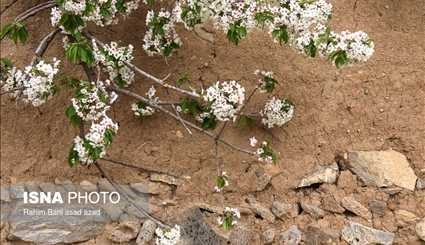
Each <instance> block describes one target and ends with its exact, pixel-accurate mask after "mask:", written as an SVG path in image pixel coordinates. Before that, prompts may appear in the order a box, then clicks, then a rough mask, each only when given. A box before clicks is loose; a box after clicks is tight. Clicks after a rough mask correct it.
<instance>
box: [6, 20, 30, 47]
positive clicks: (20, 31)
mask: <svg viewBox="0 0 425 245" xmlns="http://www.w3.org/2000/svg"><path fill="white" fill-rule="evenodd" d="M6 36H7V37H9V38H10V39H11V40H12V41H13V42H14V43H15V44H18V42H20V43H25V42H26V41H27V39H28V31H27V28H26V27H25V25H24V24H22V23H20V22H14V23H11V24H7V25H6V26H4V27H3V29H2V30H1V33H0V37H1V39H2V40H3V38H5V37H6Z"/></svg>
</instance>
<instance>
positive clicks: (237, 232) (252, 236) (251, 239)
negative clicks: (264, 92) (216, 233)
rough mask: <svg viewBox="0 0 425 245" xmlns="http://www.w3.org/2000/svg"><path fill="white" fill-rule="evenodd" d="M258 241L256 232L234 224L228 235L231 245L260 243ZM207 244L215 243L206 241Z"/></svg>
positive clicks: (258, 237) (212, 244)
mask: <svg viewBox="0 0 425 245" xmlns="http://www.w3.org/2000/svg"><path fill="white" fill-rule="evenodd" d="M260 241H261V238H260V236H259V234H258V233H257V232H255V231H253V230H251V229H249V228H247V227H244V226H236V227H235V228H233V229H232V232H231V233H230V236H229V242H230V244H232V245H251V244H260ZM204 244H205V243H204ZM208 244H210V245H216V244H214V243H208ZM217 245H218V244H217Z"/></svg>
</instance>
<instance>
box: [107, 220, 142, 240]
mask: <svg viewBox="0 0 425 245" xmlns="http://www.w3.org/2000/svg"><path fill="white" fill-rule="evenodd" d="M139 227H140V223H139V222H135V221H126V222H123V223H120V224H119V225H117V226H115V227H114V228H112V229H111V230H108V231H107V233H106V235H107V237H108V239H109V240H111V241H113V242H116V243H127V242H129V241H131V240H133V239H135V238H136V237H137V233H138V232H139Z"/></svg>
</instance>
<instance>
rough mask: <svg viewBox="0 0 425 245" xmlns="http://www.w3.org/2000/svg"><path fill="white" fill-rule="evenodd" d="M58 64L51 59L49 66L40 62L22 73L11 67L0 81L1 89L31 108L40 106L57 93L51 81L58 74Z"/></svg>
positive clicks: (55, 60)
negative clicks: (30, 105) (31, 106)
mask: <svg viewBox="0 0 425 245" xmlns="http://www.w3.org/2000/svg"><path fill="white" fill-rule="evenodd" d="M59 63H60V60H57V59H56V58H53V62H52V63H51V64H49V63H46V62H45V61H44V60H40V61H38V62H37V63H36V64H35V65H32V66H27V67H25V69H24V70H23V71H22V70H20V69H18V68H16V67H12V68H11V69H9V70H8V71H7V74H6V76H5V79H4V81H3V80H2V81H1V84H2V89H3V90H4V91H6V92H8V93H10V95H11V96H13V97H15V98H17V97H21V98H22V99H23V101H25V102H27V103H31V104H32V105H33V106H40V105H42V104H43V103H45V102H46V101H47V100H48V99H49V98H50V97H51V96H52V95H54V94H55V92H56V91H57V87H56V85H55V84H54V83H53V79H54V78H55V75H56V74H57V73H58V72H59V69H58V67H59Z"/></svg>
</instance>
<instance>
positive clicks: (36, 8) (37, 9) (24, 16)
mask: <svg viewBox="0 0 425 245" xmlns="http://www.w3.org/2000/svg"><path fill="white" fill-rule="evenodd" d="M55 5H56V3H55V2H53V1H49V2H45V3H41V4H39V5H36V6H34V7H32V8H30V9H28V10H26V11H25V12H23V13H21V14H19V15H18V16H16V17H15V22H21V21H24V20H26V19H27V18H29V17H31V16H33V15H35V14H37V13H39V12H41V11H43V10H45V9H49V8H51V7H54V6H55Z"/></svg>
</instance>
